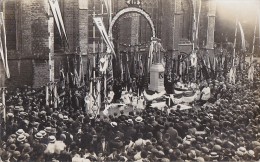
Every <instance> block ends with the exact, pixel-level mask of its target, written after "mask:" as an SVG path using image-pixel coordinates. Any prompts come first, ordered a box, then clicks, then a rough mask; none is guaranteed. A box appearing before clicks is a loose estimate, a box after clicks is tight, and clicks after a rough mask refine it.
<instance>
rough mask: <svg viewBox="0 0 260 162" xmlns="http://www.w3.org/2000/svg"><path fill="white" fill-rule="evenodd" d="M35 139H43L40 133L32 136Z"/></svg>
mask: <svg viewBox="0 0 260 162" xmlns="http://www.w3.org/2000/svg"><path fill="white" fill-rule="evenodd" d="M34 137H35V138H37V139H42V138H43V135H42V134H41V132H38V133H36V134H35V135H34Z"/></svg>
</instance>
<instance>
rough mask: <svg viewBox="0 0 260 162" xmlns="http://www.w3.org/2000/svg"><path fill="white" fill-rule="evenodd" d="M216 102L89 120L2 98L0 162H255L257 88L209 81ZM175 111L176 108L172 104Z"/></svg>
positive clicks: (259, 149)
mask: <svg viewBox="0 0 260 162" xmlns="http://www.w3.org/2000/svg"><path fill="white" fill-rule="evenodd" d="M211 84H213V85H214V86H213V88H215V89H214V92H218V93H219V95H216V96H218V98H217V101H216V102H214V103H212V104H206V105H204V106H196V105H195V106H194V107H193V108H192V109H189V110H184V111H181V110H179V109H177V110H171V111H170V112H166V111H162V110H158V109H156V108H151V107H150V106H149V105H147V106H146V108H145V109H144V110H143V111H141V112H130V113H129V114H128V115H125V114H124V112H123V111H121V112H120V113H118V114H117V113H114V114H113V115H109V116H99V115H98V116H97V117H95V118H94V117H93V116H92V115H90V114H87V113H84V112H82V111H80V110H74V109H73V108H72V107H70V108H68V107H66V106H64V107H58V108H57V109H54V108H52V107H49V106H45V104H44V99H43V98H42V97H44V95H43V96H42V97H41V96H37V95H34V96H32V95H30V93H24V92H23V90H19V92H17V93H8V95H7V122H6V124H5V126H4V125H2V126H1V133H2V134H1V137H2V138H1V147H0V157H1V161H8V160H9V161H75V162H76V161H82V162H83V161H154V162H157V161H159V162H160V161H162V162H168V161H185V160H188V161H199V162H203V161H256V160H259V159H260V142H259V138H260V134H259V131H260V127H259V122H260V109H259V105H260V100H259V99H260V91H259V90H260V89H259V88H258V84H257V83H250V82H244V81H238V83H237V84H236V85H231V84H228V83H225V82H217V81H213V82H212V83H211ZM178 108H179V107H178Z"/></svg>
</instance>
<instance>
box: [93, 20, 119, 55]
mask: <svg viewBox="0 0 260 162" xmlns="http://www.w3.org/2000/svg"><path fill="white" fill-rule="evenodd" d="M93 19H94V22H95V24H96V25H97V27H98V29H99V31H100V33H101V35H102V38H103V40H104V41H105V43H106V45H107V48H108V49H109V50H108V51H109V52H110V50H111V52H112V54H113V55H114V57H115V56H116V54H115V51H114V46H113V44H112V42H111V41H110V39H109V37H108V34H107V31H106V28H105V26H104V23H103V20H102V18H101V17H94V18H93Z"/></svg>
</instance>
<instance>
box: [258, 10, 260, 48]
mask: <svg viewBox="0 0 260 162" xmlns="http://www.w3.org/2000/svg"><path fill="white" fill-rule="evenodd" d="M258 27H259V31H258V32H259V33H258V34H259V37H258V38H259V39H260V10H258ZM259 47H260V41H259Z"/></svg>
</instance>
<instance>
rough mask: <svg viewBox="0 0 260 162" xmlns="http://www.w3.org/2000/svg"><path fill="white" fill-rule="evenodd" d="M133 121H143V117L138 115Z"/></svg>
mask: <svg viewBox="0 0 260 162" xmlns="http://www.w3.org/2000/svg"><path fill="white" fill-rule="evenodd" d="M135 121H136V122H138V123H140V122H142V121H143V118H142V117H141V116H138V117H136V118H135Z"/></svg>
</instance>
